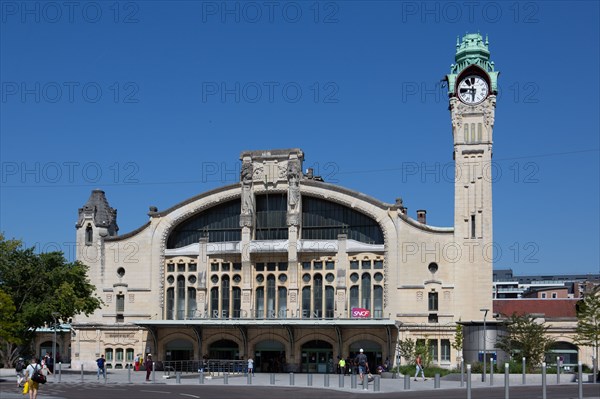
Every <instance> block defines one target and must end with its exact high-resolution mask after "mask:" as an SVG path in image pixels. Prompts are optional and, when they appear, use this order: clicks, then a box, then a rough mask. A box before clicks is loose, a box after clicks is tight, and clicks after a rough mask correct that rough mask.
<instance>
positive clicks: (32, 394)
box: [25, 356, 42, 399]
mask: <svg viewBox="0 0 600 399" xmlns="http://www.w3.org/2000/svg"><path fill="white" fill-rule="evenodd" d="M41 371H42V367H41V366H40V365H39V364H38V360H37V358H36V357H35V356H34V357H32V358H31V363H30V364H29V366H27V368H26V369H25V380H26V381H27V385H28V387H29V388H28V389H29V399H37V395H38V389H39V387H40V384H39V383H38V382H36V381H34V380H33V375H34V374H35V373H36V372H41Z"/></svg>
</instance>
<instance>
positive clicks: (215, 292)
mask: <svg viewBox="0 0 600 399" xmlns="http://www.w3.org/2000/svg"><path fill="white" fill-rule="evenodd" d="M210 317H211V318H218V317H219V287H213V288H211V289H210Z"/></svg>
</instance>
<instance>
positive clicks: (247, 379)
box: [246, 373, 252, 385]
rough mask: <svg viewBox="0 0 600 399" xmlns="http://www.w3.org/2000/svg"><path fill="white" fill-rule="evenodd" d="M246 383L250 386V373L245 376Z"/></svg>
mask: <svg viewBox="0 0 600 399" xmlns="http://www.w3.org/2000/svg"><path fill="white" fill-rule="evenodd" d="M246 383H247V384H248V385H252V373H248V375H247V376H246Z"/></svg>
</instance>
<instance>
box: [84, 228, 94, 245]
mask: <svg viewBox="0 0 600 399" xmlns="http://www.w3.org/2000/svg"><path fill="white" fill-rule="evenodd" d="M93 241H94V232H93V230H92V226H91V225H89V224H88V225H87V227H86V228H85V245H92V243H93Z"/></svg>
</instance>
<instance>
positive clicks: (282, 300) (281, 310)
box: [277, 287, 287, 318]
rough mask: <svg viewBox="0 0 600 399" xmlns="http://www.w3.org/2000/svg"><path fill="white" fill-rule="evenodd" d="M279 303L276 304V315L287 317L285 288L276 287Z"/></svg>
mask: <svg viewBox="0 0 600 399" xmlns="http://www.w3.org/2000/svg"><path fill="white" fill-rule="evenodd" d="M277 291H278V296H279V303H278V306H277V317H280V318H284V317H287V288H285V287H279V288H277Z"/></svg>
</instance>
